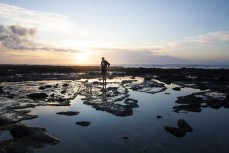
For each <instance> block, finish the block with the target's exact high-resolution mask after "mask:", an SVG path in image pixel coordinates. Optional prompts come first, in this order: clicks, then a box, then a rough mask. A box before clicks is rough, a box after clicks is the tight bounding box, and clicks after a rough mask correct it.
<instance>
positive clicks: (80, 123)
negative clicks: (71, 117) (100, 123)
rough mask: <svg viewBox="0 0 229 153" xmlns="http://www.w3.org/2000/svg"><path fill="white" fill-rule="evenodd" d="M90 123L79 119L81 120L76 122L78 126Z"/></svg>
mask: <svg viewBox="0 0 229 153" xmlns="http://www.w3.org/2000/svg"><path fill="white" fill-rule="evenodd" d="M90 124H91V123H90V122H88V121H81V122H76V125H80V126H89V125H90Z"/></svg>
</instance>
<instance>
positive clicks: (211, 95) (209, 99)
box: [173, 92, 229, 113]
mask: <svg viewBox="0 0 229 153" xmlns="http://www.w3.org/2000/svg"><path fill="white" fill-rule="evenodd" d="M175 103H177V104H180V105H178V106H174V107H173V109H174V111H175V112H178V113H179V112H181V111H186V112H200V111H201V110H202V108H204V107H210V108H214V109H219V108H221V107H222V106H223V107H225V108H228V106H229V101H228V100H227V99H226V95H225V94H223V93H218V92H198V93H193V94H190V95H187V96H182V97H178V98H177V100H176V102H175Z"/></svg>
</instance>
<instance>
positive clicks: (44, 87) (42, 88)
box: [39, 85, 52, 90]
mask: <svg viewBox="0 0 229 153" xmlns="http://www.w3.org/2000/svg"><path fill="white" fill-rule="evenodd" d="M47 88H52V86H51V85H45V86H40V87H39V89H40V90H44V89H47Z"/></svg>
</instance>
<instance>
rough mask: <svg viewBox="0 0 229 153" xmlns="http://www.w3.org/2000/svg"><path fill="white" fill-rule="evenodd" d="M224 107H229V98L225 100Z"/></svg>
mask: <svg viewBox="0 0 229 153" xmlns="http://www.w3.org/2000/svg"><path fill="white" fill-rule="evenodd" d="M223 107H224V108H229V100H225V101H223Z"/></svg>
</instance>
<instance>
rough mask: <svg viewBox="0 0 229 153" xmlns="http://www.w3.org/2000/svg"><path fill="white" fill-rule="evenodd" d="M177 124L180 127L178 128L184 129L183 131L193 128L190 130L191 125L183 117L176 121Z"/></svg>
mask: <svg viewBox="0 0 229 153" xmlns="http://www.w3.org/2000/svg"><path fill="white" fill-rule="evenodd" d="M177 125H178V126H179V127H180V128H182V129H184V130H185V131H187V132H192V131H193V130H192V127H191V126H190V125H189V124H188V123H187V122H186V121H185V120H184V119H179V120H178V121H177Z"/></svg>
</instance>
